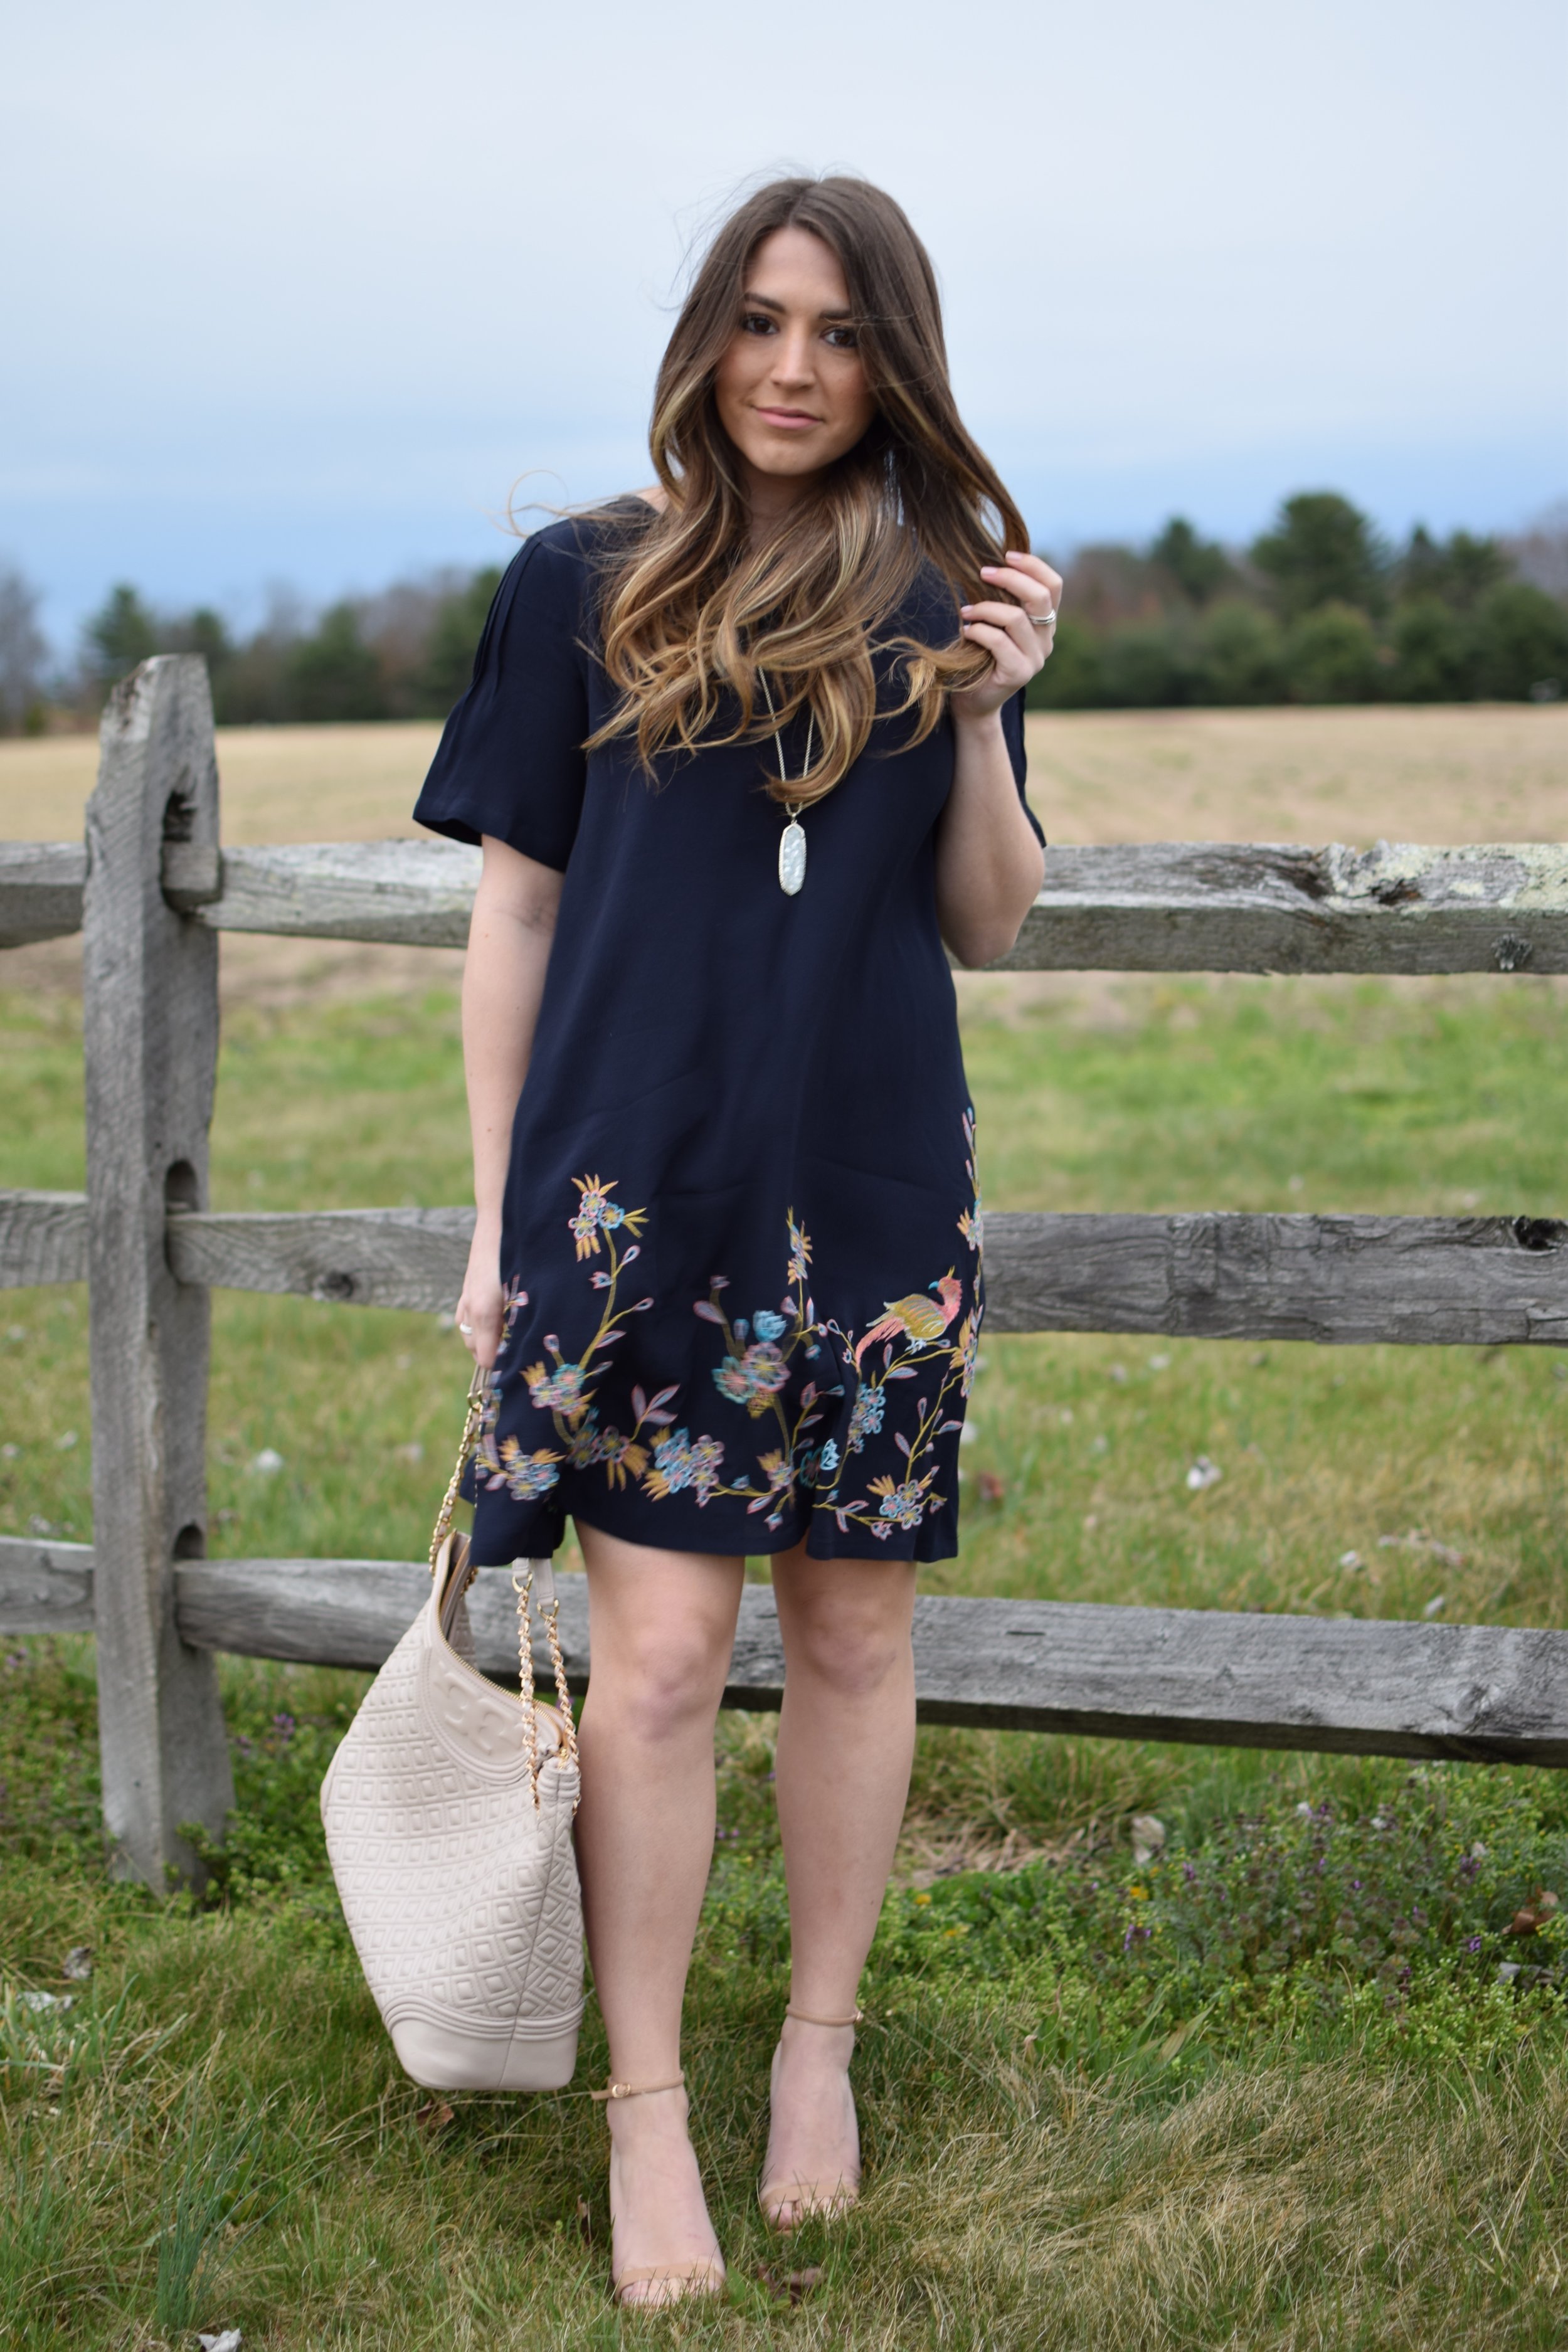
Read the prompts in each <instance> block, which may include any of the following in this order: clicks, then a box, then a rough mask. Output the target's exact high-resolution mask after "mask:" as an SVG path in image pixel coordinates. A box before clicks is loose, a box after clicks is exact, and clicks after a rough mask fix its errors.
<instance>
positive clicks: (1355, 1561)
mask: <svg viewBox="0 0 1568 2352" xmlns="http://www.w3.org/2000/svg"><path fill="white" fill-rule="evenodd" d="M1340 1566H1341V1567H1342V1568H1359V1567H1360V1566H1361V1554H1360V1552H1359V1551H1342V1552H1341V1554H1340Z"/></svg>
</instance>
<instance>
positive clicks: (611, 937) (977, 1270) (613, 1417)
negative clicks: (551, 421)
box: [415, 509, 1032, 1565]
mask: <svg viewBox="0 0 1568 2352" xmlns="http://www.w3.org/2000/svg"><path fill="white" fill-rule="evenodd" d="M629 527H631V525H630V524H629V521H628V516H627V512H626V509H622V510H621V511H620V513H619V515H618V517H617V514H616V509H609V510H608V511H607V512H606V513H605V514H603V515H601V516H598V517H591V518H587V519H577V520H568V521H564V522H558V523H554V524H552V525H551V526H550V527H549V528H548V529H546V530H541V531H539V532H537V533H535V535H534V536H533V537H532V538H531V539H530V540H529V541H528V542H527V544H526V545H525V546H524V547H523V549H522V551H521V553H520V554H519V555H518V556H517V558H516V560H515V561H514V562H513V563H512V565H511V567H510V570H509V571H508V572H507V574H506V576H505V578H504V579H503V580H502V582H501V584H500V589H499V590H498V592H497V594H496V599H495V603H494V604H493V606H492V607H491V610H490V614H489V620H488V622H487V623H486V625H485V632H484V635H483V638H482V639H481V641H480V645H479V653H478V656H477V657H476V660H475V665H474V677H473V683H472V684H471V686H470V687H469V688H468V692H467V694H466V695H465V696H464V698H463V699H462V701H461V702H459V703H458V707H457V709H455V710H454V711H453V713H452V715H451V718H450V719H448V721H447V729H446V732H445V734H444V735H443V737H442V739H441V744H440V748H439V750H438V751H437V754H436V760H435V764H434V765H433V767H432V768H431V771H430V773H429V776H428V778H427V779H426V784H425V788H424V791H423V792H422V793H421V794H420V797H419V803H418V806H417V808H416V811H415V814H416V817H417V818H418V820H419V822H420V823H421V824H426V825H428V826H430V827H431V828H432V829H433V830H434V831H436V832H437V833H443V834H447V835H450V836H451V837H452V838H453V839H455V840H458V841H468V842H475V841H478V840H479V837H480V835H483V834H489V835H494V836H496V837H497V838H499V839H500V840H502V841H505V842H509V843H510V844H511V845H512V846H513V847H514V848H516V849H519V850H521V851H522V852H523V853H524V855H525V856H529V857H532V858H537V859H538V860H539V861H540V862H541V863H542V865H545V866H553V867H555V868H556V869H557V870H558V871H560V872H561V873H562V874H563V876H564V877H565V878H564V883H563V889H562V894H561V905H560V912H559V916H558V919H557V924H556V930H555V937H554V941H553V944H552V949H551V954H550V963H549V969H548V972H547V975H546V979H545V984H544V995H543V1001H542V1005H541V1008H540V1014H539V1023H538V1029H537V1033H536V1035H535V1038H534V1044H533V1052H532V1058H531V1063H530V1066H529V1071H528V1077H527V1082H526V1084H525V1085H524V1087H523V1090H522V1096H521V1100H520V1102H519V1104H518V1108H517V1118H516V1123H515V1126H514V1129H513V1132H512V1148H511V1164H510V1174H509V1176H508V1180H507V1190H506V1202H505V1210H504V1220H503V1234H502V1242H501V1272H502V1276H503V1280H504V1282H505V1284H506V1286H507V1319H506V1328H505V1337H504V1339H503V1343H502V1347H501V1352H500V1358H499V1360H498V1363H497V1367H496V1380H495V1383H494V1386H493V1389H492V1392H491V1397H490V1404H489V1415H488V1419H487V1424H486V1429H485V1434H484V1440H483V1444H482V1448H481V1454H480V1460H479V1476H478V1493H477V1497H476V1511H475V1525H474V1544H475V1556H476V1558H477V1559H478V1560H479V1561H480V1562H481V1563H485V1564H489V1565H494V1564H498V1563H503V1562H505V1561H508V1560H510V1559H516V1558H521V1557H532V1556H538V1555H541V1554H543V1553H547V1552H551V1551H553V1550H554V1549H556V1547H557V1546H558V1545H559V1543H560V1541H561V1538H562V1535H563V1528H564V1522H565V1518H566V1515H567V1514H568V1513H571V1514H572V1515H573V1516H574V1517H577V1518H580V1519H584V1520H585V1521H586V1522H587V1523H588V1524H589V1525H590V1526H591V1527H595V1528H603V1529H605V1530H606V1531H607V1532H608V1533H610V1534H613V1535H617V1536H621V1537H624V1538H626V1539H628V1540H629V1541H631V1542H633V1543H643V1544H652V1545H657V1546H659V1547H661V1548H664V1549H671V1550H677V1551H696V1552H715V1553H729V1554H739V1553H746V1552H753V1553H756V1552H772V1551H782V1550H784V1549H787V1548H788V1547H789V1546H791V1545H793V1544H795V1543H796V1542H798V1541H799V1539H800V1538H801V1537H802V1536H805V1538H806V1549H807V1551H808V1552H809V1553H810V1554H811V1555H812V1557H813V1558H815V1559H835V1558H851V1559H889V1558H890V1559H922V1560H928V1559H948V1558H949V1557H951V1555H952V1553H953V1552H954V1551H955V1550H956V1549H957V1528H958V1441H959V1435H960V1432H961V1429H962V1426H963V1412H964V1402H965V1400H966V1398H967V1396H968V1394H969V1390H970V1386H971V1382H972V1381H973V1372H974V1355H975V1348H976V1344H977V1341H978V1337H979V1329H980V1317H981V1311H982V1303H983V1300H982V1286H981V1219H980V1194H979V1188H978V1184H977V1181H976V1177H975V1165H974V1121H973V1113H972V1111H971V1109H970V1107H969V1097H968V1091H967V1088H966V1086H965V1082H964V1076H963V1059H962V1056H961V1055H960V1051H959V1042H958V1024H957V1018H956V1006H955V1002H954V996H953V987H952V976H951V974H950V972H949V971H948V967H947V961H946V958H945V956H944V954H943V952H942V940H941V938H940V936H939V934H938V930H937V917H936V898H935V882H934V864H933V831H934V828H935V825H936V823H937V820H938V818H939V817H940V816H941V814H942V805H943V803H944V802H945V801H946V799H947V795H948V792H949V789H950V787H951V784H952V760H953V739H952V723H951V721H950V720H948V719H943V721H942V724H941V726H940V727H939V728H938V729H937V730H936V731H935V732H934V733H933V734H932V735H931V736H928V738H927V739H926V740H925V741H924V742H923V743H921V744H918V745H915V746H913V747H912V748H911V747H910V746H909V745H908V742H907V740H906V739H907V736H908V733H909V722H908V720H907V719H894V718H891V717H888V716H885V717H883V718H881V719H879V720H878V721H877V722H876V725H875V727H874V729H873V732H872V737H871V740H870V743H869V744H868V748H867V750H866V751H865V753H864V754H863V755H862V757H861V758H860V759H859V760H858V761H857V762H856V764H855V766H854V767H853V768H852V769H851V771H850V772H849V773H848V775H847V776H846V777H845V779H844V780H843V782H841V783H840V784H839V785H838V786H837V789H836V790H835V791H834V792H833V793H830V794H829V795H828V796H827V798H826V800H825V801H822V802H820V803H817V804H816V806H815V807H812V808H809V809H807V810H806V811H805V814H804V817H803V819H802V823H803V824H804V826H805V835H806V843H807V869H806V876H805V887H804V888H803V889H802V890H801V891H800V893H799V894H798V896H796V897H794V898H788V897H786V896H785V895H784V892H783V891H782V890H781V888H780V887H779V882H778V847H779V836H780V833H781V831H782V829H783V827H784V824H785V822H786V818H785V815H784V811H783V810H782V808H781V807H780V804H779V803H778V802H777V801H776V800H774V799H773V798H772V797H771V796H770V795H769V793H768V792H767V791H766V789H765V782H764V776H765V773H766V772H768V771H769V770H776V766H777V761H776V756H775V755H774V752H773V745H772V742H771V741H770V742H768V743H767V744H765V745H764V746H763V747H760V748H759V747H758V746H757V745H755V744H752V745H731V746H729V747H714V748H704V749H702V750H700V751H699V752H698V753H697V754H696V755H695V757H690V756H688V757H684V758H674V757H671V758H667V759H664V760H661V761H660V763H659V770H658V780H657V783H656V784H653V785H650V784H649V782H647V780H646V779H645V778H644V776H643V775H642V773H641V772H640V771H639V769H638V767H637V761H636V756H635V752H634V751H633V750H632V749H631V747H630V746H629V745H628V744H627V743H626V740H624V739H623V740H617V741H616V742H615V743H613V744H612V745H611V746H609V747H608V748H607V749H605V750H603V751H594V752H592V753H587V754H585V753H584V750H583V748H582V747H583V744H584V740H586V738H587V737H588V736H589V735H590V734H592V733H593V732H594V730H595V729H596V728H597V726H598V725H599V724H600V722H601V721H602V720H603V719H605V718H606V717H607V716H608V714H609V712H610V710H611V709H612V708H613V707H614V700H615V698H614V695H613V692H612V689H611V688H610V685H609V682H608V680H607V678H606V677H605V672H604V669H603V667H602V665H601V663H600V661H599V659H598V658H597V656H596V653H595V646H596V644H597V642H598V637H597V622H596V607H597V603H598V589H599V585H600V582H601V578H602V572H601V568H600V566H599V565H598V563H597V562H596V561H595V559H596V557H597V556H598V555H599V554H600V553H601V552H602V551H603V550H604V546H605V538H604V534H605V533H606V532H609V531H614V530H625V529H627V528H629ZM957 626H958V623H957V614H956V603H955V599H954V598H953V596H952V593H951V592H950V591H949V589H948V588H947V587H946V585H945V583H942V582H940V581H938V580H937V579H936V576H935V575H934V573H933V574H931V575H930V577H929V578H928V579H927V580H926V581H925V582H924V583H922V585H921V589H920V591H919V592H918V593H917V595H916V597H915V598H914V599H913V600H912V602H911V604H910V607H909V608H908V609H907V610H906V611H904V612H902V613H900V614H895V615H893V616H891V617H890V619H889V623H888V625H887V628H886V631H885V632H883V631H879V633H878V634H879V637H880V636H881V635H883V634H886V635H889V636H892V635H897V634H898V633H899V631H900V629H907V630H910V631H911V632H912V633H914V634H917V635H920V636H921V638H923V639H924V641H925V642H927V643H940V644H946V643H951V642H952V639H953V637H954V636H955V635H956V634H957ZM876 659H877V667H878V676H879V693H880V698H881V700H882V702H883V704H884V706H885V707H888V708H890V707H891V705H892V704H893V703H894V702H896V700H897V694H896V691H895V688H894V683H893V681H892V679H891V677H890V675H889V672H890V668H891V656H886V655H880V654H879V655H878V656H876ZM1021 706H1022V698H1021V697H1019V698H1016V700H1015V701H1014V702H1012V703H1010V704H1009V705H1008V706H1007V709H1006V711H1005V727H1006V730H1007V738H1008V741H1009V744H1010V747H1011V749H1012V754H1013V762H1014V767H1015V770H1016V774H1017V778H1018V788H1019V793H1020V797H1022V793H1023V783H1024V749H1023V717H1022V707H1021ZM804 739H805V730H804V727H801V728H798V729H795V730H790V732H789V733H788V734H786V737H785V742H784V751H785V755H786V758H787V760H788V763H789V766H788V772H790V773H792V774H798V773H799V772H800V767H801V762H802V758H803V755H804V752H805V740H804ZM1031 821H1032V820H1031Z"/></svg>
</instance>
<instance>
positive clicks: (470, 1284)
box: [458, 834, 562, 1365]
mask: <svg viewBox="0 0 1568 2352" xmlns="http://www.w3.org/2000/svg"><path fill="white" fill-rule="evenodd" d="M484 847H485V864H484V872H483V873H482V874H481V876H480V877H479V889H478V891H477V892H476V893H475V897H474V912H473V917H472V919H471V921H470V923H469V925H468V961H467V962H466V963H465V965H464V967H463V1066H464V1069H465V1071H466V1073H467V1076H468V1124H469V1126H470V1127H471V1129H472V1130H473V1138H474V1206H475V1208H476V1210H477V1211H478V1216H477V1219H476V1222H475V1225H474V1240H473V1246H472V1248H471V1249H470V1250H469V1252H468V1273H467V1276H465V1278H464V1282H463V1295H462V1297H461V1298H460V1299H459V1300H458V1325H459V1328H461V1327H463V1326H467V1328H466V1329H464V1330H463V1338H464V1341H465V1343H466V1345H467V1347H468V1353H469V1354H470V1355H471V1356H472V1357H473V1359H474V1360H475V1362H476V1363H479V1364H487V1365H488V1364H493V1363H494V1362H495V1360H496V1354H497V1351H498V1350H499V1349H500V1325H501V1279H500V1221H501V1199H502V1195H503V1194H504V1192H505V1190H506V1172H507V1167H508V1163H509V1161H510V1158H511V1123H512V1118H513V1114H514V1113H515V1111H516V1109H517V1098H518V1097H519V1095H521V1092H522V1082H523V1079H524V1078H525V1077H526V1076H527V1075H528V1061H529V1055H530V1054H531V1052H532V1050H533V1027H534V1023H535V1022H536V1021H537V1020H538V1018H539V1001H540V998H541V997H542V995H543V993H544V968H545V966H546V964H547V963H548V962H549V961H550V943H551V940H552V937H553V936H554V931H555V910H556V908H557V906H558V905H559V904H560V899H561V878H562V877H561V876H560V875H559V874H557V873H556V872H555V870H554V868H553V867H552V866H541V865H540V864H539V862H538V861H537V859H535V858H532V857H524V856H523V855H522V853H521V850H517V849H511V848H509V847H508V845H507V844H506V843H505V842H504V841H496V840H494V839H492V837H491V836H490V835H489V834H487V835H485V837H484Z"/></svg>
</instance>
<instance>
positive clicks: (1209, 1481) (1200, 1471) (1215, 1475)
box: [1187, 1454, 1225, 1495]
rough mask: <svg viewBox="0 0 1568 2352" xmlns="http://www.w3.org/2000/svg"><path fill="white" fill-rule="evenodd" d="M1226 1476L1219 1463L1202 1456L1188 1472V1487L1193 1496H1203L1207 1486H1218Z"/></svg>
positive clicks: (1205, 1455) (1204, 1455) (1200, 1455)
mask: <svg viewBox="0 0 1568 2352" xmlns="http://www.w3.org/2000/svg"><path fill="white" fill-rule="evenodd" d="M1224 1476H1225V1472H1224V1471H1223V1470H1222V1469H1221V1468H1220V1466H1219V1464H1218V1463H1217V1462H1211V1461H1210V1460H1209V1458H1208V1455H1207V1454H1199V1455H1198V1458H1197V1460H1196V1461H1195V1462H1194V1464H1193V1466H1192V1468H1191V1469H1190V1470H1189V1471H1188V1472H1187V1486H1188V1487H1189V1489H1190V1491H1191V1492H1192V1493H1193V1494H1194V1495H1201V1494H1202V1493H1203V1491H1204V1489H1205V1486H1218V1485H1219V1482H1220V1480H1221V1479H1222V1478H1223V1477H1224Z"/></svg>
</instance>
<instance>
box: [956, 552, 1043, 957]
mask: <svg viewBox="0 0 1568 2352" xmlns="http://www.w3.org/2000/svg"><path fill="white" fill-rule="evenodd" d="M983 576H984V578H985V579H986V580H987V581H989V582H990V583H992V584H993V585H994V587H996V588H998V589H1000V590H1005V592H1006V593H1007V594H1008V595H1010V596H1013V597H1016V599H1017V602H1016V603H1015V604H1004V603H1002V602H1000V601H998V602H997V603H995V604H965V605H964V606H963V635H965V636H966V637H968V638H970V639H971V640H972V641H973V643H974V644H975V645H983V646H985V648H986V650H987V651H988V652H989V653H990V655H991V658H992V670H991V675H990V676H989V677H984V678H982V679H981V681H980V683H979V685H978V686H972V687H970V688H967V689H966V690H965V691H964V692H963V693H962V694H955V695H953V696H952V698H951V702H950V705H949V707H950V709H951V710H952V731H953V736H954V739H955V742H956V754H955V757H954V760H953V769H952V793H950V794H949V796H948V803H947V806H946V808H945V809H944V810H943V811H942V822H941V824H940V825H939V827H938V829H937V840H936V907H937V919H938V921H939V922H940V923H941V926H942V938H943V939H944V940H946V941H947V944H948V946H949V947H950V948H951V949H952V952H953V954H954V955H955V956H956V957H957V958H958V961H959V962H960V963H962V964H983V963H993V962H994V961H995V959H996V958H997V957H998V956H1003V955H1005V954H1006V952H1007V950H1008V949H1009V948H1010V947H1011V946H1012V944H1013V942H1014V940H1016V938H1017V936H1018V932H1019V930H1020V929H1021V928H1022V925H1023V920H1024V918H1025V916H1026V914H1027V913H1028V911H1029V908H1030V907H1031V906H1032V905H1033V903H1034V899H1035V895H1036V893H1037V890H1038V889H1039V887H1040V884H1041V882H1042V880H1043V879H1044V877H1045V858H1044V856H1043V855H1042V852H1041V849H1040V845H1039V843H1038V842H1037V840H1036V838H1035V835H1034V831H1033V828H1032V827H1031V825H1030V824H1029V821H1028V818H1027V817H1026V815H1025V814H1024V812H1023V809H1022V808H1021V806H1020V805H1019V802H1018V787H1017V783H1016V780H1015V778H1014V774H1013V762H1012V760H1011V758H1010V756H1009V754H1008V751H1007V743H1006V739H1005V736H1004V734H1003V732H1002V706H1003V704H1004V703H1005V702H1006V701H1007V700H1008V699H1009V698H1010V697H1011V696H1013V695H1015V694H1016V693H1017V691H1018V688H1020V687H1021V686H1026V685H1027V684H1028V682H1029V680H1030V678H1032V677H1034V675H1035V673H1036V671H1037V669H1039V668H1040V667H1042V665H1043V664H1044V662H1045V660H1046V657H1047V655H1048V654H1049V652H1050V649H1051V643H1052V639H1053V635H1054V631H1053V630H1051V629H1048V628H1047V629H1037V627H1036V626H1035V624H1034V622H1033V620H1032V619H1031V617H1030V615H1031V614H1034V613H1038V614H1042V615H1044V614H1046V613H1047V612H1049V613H1051V614H1053V615H1054V614H1055V612H1056V607H1057V603H1058V598H1059V597H1060V595H1061V589H1062V583H1061V578H1060V575H1059V573H1058V572H1053V571H1052V570H1051V568H1050V566H1049V564H1047V563H1042V562H1041V561H1040V559H1039V557H1038V556H1037V555H1017V554H1014V553H1012V552H1011V551H1009V553H1008V557H1007V561H1006V563H1005V565H1002V564H991V565H988V566H987V567H986V569H985V572H984V575H983Z"/></svg>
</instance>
